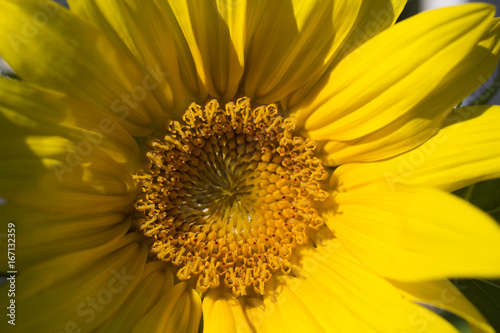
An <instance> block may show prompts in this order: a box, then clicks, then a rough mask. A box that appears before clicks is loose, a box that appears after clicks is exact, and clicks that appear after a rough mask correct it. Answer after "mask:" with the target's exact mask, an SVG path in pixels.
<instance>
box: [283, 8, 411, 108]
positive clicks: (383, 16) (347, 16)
mask: <svg viewBox="0 0 500 333" xmlns="http://www.w3.org/2000/svg"><path fill="white" fill-rule="evenodd" d="M405 4H406V1H405V0H392V1H379V0H375V1H362V0H356V1H334V4H333V6H334V9H333V15H332V25H333V31H334V32H335V35H334V37H333V38H334V40H333V43H332V45H331V47H330V52H332V53H331V56H330V57H329V59H328V62H327V63H326V65H324V66H323V67H322V68H321V70H320V71H319V72H318V73H316V74H315V75H314V76H312V78H311V79H310V81H309V82H307V83H305V84H304V85H303V86H302V87H300V88H299V89H297V90H295V91H294V92H292V93H291V94H290V95H289V96H287V97H286V99H285V100H282V101H281V104H282V105H283V106H284V107H285V108H287V109H289V110H291V111H292V112H293V110H297V109H300V108H301V106H303V105H307V104H308V103H310V102H311V100H312V99H314V96H316V95H317V94H318V93H319V92H320V91H321V90H322V89H323V87H324V85H325V82H326V79H327V78H328V74H329V73H330V72H331V71H332V70H333V68H335V66H336V65H337V64H338V63H339V62H340V60H341V59H342V58H344V57H346V56H347V55H348V54H349V53H351V52H353V51H354V50H356V49H357V48H358V47H360V46H361V45H363V44H364V43H365V42H366V41H368V40H369V39H371V38H373V37H375V36H376V35H378V34H379V33H381V32H382V31H384V30H385V29H387V28H389V27H391V26H392V25H393V24H394V22H396V19H397V18H398V17H399V14H400V13H401V11H402V10H403V8H404V6H405ZM320 33H321V34H324V33H325V32H324V31H321V32H320ZM296 70H297V68H296ZM299 71H300V69H299Z"/></svg>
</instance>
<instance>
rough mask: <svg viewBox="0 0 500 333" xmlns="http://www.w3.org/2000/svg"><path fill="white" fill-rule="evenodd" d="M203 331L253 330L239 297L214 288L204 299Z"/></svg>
mask: <svg viewBox="0 0 500 333" xmlns="http://www.w3.org/2000/svg"><path fill="white" fill-rule="evenodd" d="M203 332H204V333H218V332H241V333H244V332H248V333H250V332H252V330H251V329H250V326H249V325H248V322H247V319H246V318H245V314H244V313H243V309H242V307H241V304H240V302H239V300H238V298H236V297H234V296H233V295H232V294H230V293H228V292H225V291H222V290H214V291H211V292H208V293H207V294H206V295H205V298H204V299H203Z"/></svg>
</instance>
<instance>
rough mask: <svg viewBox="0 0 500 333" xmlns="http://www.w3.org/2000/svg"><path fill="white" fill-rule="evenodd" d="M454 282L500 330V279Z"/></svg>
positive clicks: (498, 330)
mask: <svg viewBox="0 0 500 333" xmlns="http://www.w3.org/2000/svg"><path fill="white" fill-rule="evenodd" d="M453 283H454V284H455V285H456V286H457V288H459V289H460V290H461V291H462V293H463V294H464V295H465V296H466V297H467V298H468V299H469V301H471V302H472V303H473V304H474V305H475V306H476V307H477V308H478V309H479V311H480V312H481V313H482V314H483V316H484V317H485V318H486V319H487V320H488V321H489V323H490V324H491V326H493V328H494V329H495V330H496V331H497V332H500V280H472V279H471V280H455V281H453Z"/></svg>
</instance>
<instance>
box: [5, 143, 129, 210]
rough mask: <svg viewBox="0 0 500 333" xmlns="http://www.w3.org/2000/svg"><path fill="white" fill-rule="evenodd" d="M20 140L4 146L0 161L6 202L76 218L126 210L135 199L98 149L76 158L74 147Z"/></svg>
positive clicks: (116, 168)
mask: <svg viewBox="0 0 500 333" xmlns="http://www.w3.org/2000/svg"><path fill="white" fill-rule="evenodd" d="M21 139H22V138H21ZM24 140H25V142H23V141H22V140H19V139H18V140H15V139H14V140H11V141H7V143H8V144H7V146H8V147H9V150H5V151H6V152H7V154H8V156H7V157H8V158H3V159H2V160H0V179H1V180H2V186H1V188H2V190H3V191H5V192H4V193H5V194H4V193H2V197H3V198H5V199H7V201H8V202H9V203H13V204H18V205H24V206H26V207H35V208H39V209H42V210H46V211H54V212H55V211H59V212H67V211H70V210H73V212H77V211H78V212H81V213H82V214H89V213H97V212H112V211H128V209H129V205H130V204H131V202H132V201H133V200H134V198H135V191H134V184H133V180H132V177H131V176H130V174H129V173H128V172H127V171H126V170H125V169H123V168H122V167H121V166H120V165H118V164H117V163H116V162H115V161H114V160H112V159H111V158H110V157H109V156H108V155H107V154H105V153H104V152H103V151H101V150H100V149H99V148H93V149H92V153H91V154H89V155H88V156H84V155H85V154H83V156H82V155H79V152H80V153H81V151H80V150H79V146H78V144H79V143H80V142H72V141H69V140H66V139H64V138H61V137H48V136H41V137H38V136H29V137H27V138H25V139H24ZM88 147H90V146H88ZM9 155H10V156H9ZM16 155H20V156H16Z"/></svg>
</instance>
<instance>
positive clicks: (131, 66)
mask: <svg viewBox="0 0 500 333" xmlns="http://www.w3.org/2000/svg"><path fill="white" fill-rule="evenodd" d="M0 11H1V12H2V13H3V15H4V18H3V19H2V21H1V23H0V45H1V46H0V53H1V54H2V56H3V57H4V58H5V59H6V60H7V62H8V63H9V64H10V65H11V66H12V67H13V68H14V70H15V71H16V73H17V74H19V75H20V76H21V78H23V79H24V80H26V81H28V82H31V83H35V84H37V85H40V86H43V87H47V88H51V89H54V90H59V91H61V92H63V93H65V94H68V95H71V96H74V97H77V98H79V99H82V100H85V101H88V102H90V103H92V104H94V105H100V106H102V107H103V108H105V109H106V110H108V114H109V115H110V116H111V115H112V116H114V117H116V116H118V117H119V119H120V121H121V122H122V123H123V125H124V126H125V127H126V128H127V130H129V131H130V132H131V133H132V134H133V135H136V136H140V135H146V134H148V133H151V132H152V130H153V127H156V126H160V125H161V124H162V122H161V117H162V110H161V107H160V105H159V104H158V102H157V101H156V99H155V98H154V96H153V94H152V93H151V91H152V90H154V88H155V87H156V86H157V85H155V84H154V82H153V81H154V79H153V78H152V74H151V73H149V71H148V70H147V69H144V68H140V66H139V65H138V62H137V61H135V60H134V59H133V58H132V57H130V56H129V53H128V52H127V51H126V50H124V49H122V48H121V47H119V46H118V45H117V44H116V43H113V42H112V41H110V40H109V39H108V38H107V37H106V36H105V35H104V34H103V33H102V32H101V31H99V30H98V29H97V28H95V27H94V26H92V25H91V24H89V23H87V22H85V21H83V20H82V19H80V18H79V17H77V16H76V15H74V14H73V13H71V12H70V11H69V10H67V9H65V8H64V7H62V6H59V5H57V4H55V3H54V2H52V1H48V0H26V1H23V2H22V3H21V2H18V1H15V0H6V1H2V2H1V4H0ZM161 70H162V71H163V72H162V71H160V73H162V74H163V76H165V75H167V74H166V73H164V71H165V69H161ZM160 76H161V75H160ZM163 76H161V79H163Z"/></svg>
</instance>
